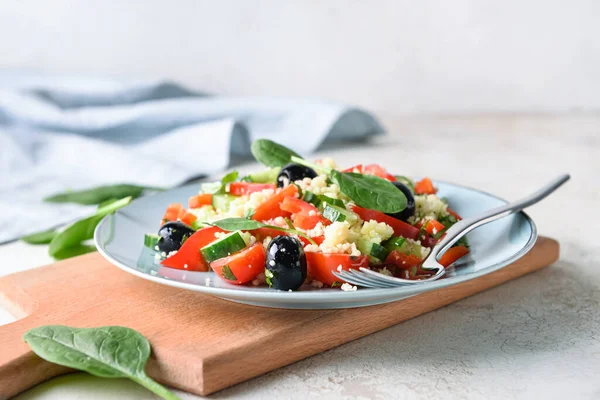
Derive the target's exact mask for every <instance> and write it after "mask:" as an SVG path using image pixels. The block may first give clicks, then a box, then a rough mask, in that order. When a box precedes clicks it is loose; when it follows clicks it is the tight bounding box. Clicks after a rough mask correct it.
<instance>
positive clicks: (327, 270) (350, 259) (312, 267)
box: [306, 252, 369, 286]
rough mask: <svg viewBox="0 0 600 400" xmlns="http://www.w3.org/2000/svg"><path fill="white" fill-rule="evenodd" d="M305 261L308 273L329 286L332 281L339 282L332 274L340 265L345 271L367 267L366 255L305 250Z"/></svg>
mask: <svg viewBox="0 0 600 400" xmlns="http://www.w3.org/2000/svg"><path fill="white" fill-rule="evenodd" d="M306 262H307V265H308V274H309V275H310V276H311V277H313V279H315V280H317V281H320V282H323V284H325V285H329V286H331V285H333V283H334V282H340V278H338V277H336V276H335V275H333V271H337V270H338V268H339V267H340V266H341V267H342V269H343V270H346V271H347V270H349V269H359V268H360V267H365V268H369V258H368V257H367V256H351V255H349V254H323V253H313V252H306Z"/></svg>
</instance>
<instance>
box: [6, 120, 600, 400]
mask: <svg viewBox="0 0 600 400" xmlns="http://www.w3.org/2000/svg"><path fill="white" fill-rule="evenodd" d="M383 121H384V123H385V125H386V126H387V127H388V130H389V131H390V132H391V134H390V135H388V136H386V137H381V138H378V139H377V140H375V141H373V142H372V143H370V144H368V145H355V146H351V147H345V148H343V149H336V150H334V151H332V152H328V153H329V154H332V155H333V156H334V158H336V160H337V161H338V162H339V164H341V165H351V164H354V163H358V162H362V163H365V162H378V163H381V164H383V165H385V166H386V167H387V168H389V169H390V170H392V171H397V172H398V173H402V174H404V175H412V176H422V175H430V176H432V177H435V178H437V179H442V180H448V181H454V182H460V183H462V184H464V185H467V186H472V187H476V188H480V189H482V190H485V191H489V192H492V193H494V194H497V195H499V196H502V197H504V198H507V199H516V198H518V197H519V196H521V195H523V194H526V193H529V192H530V191H531V189H533V188H537V187H538V186H540V185H541V184H543V183H545V182H546V181H548V180H549V179H550V178H552V177H554V176H555V175H557V174H559V173H562V172H570V173H571V175H572V180H571V182H569V183H568V184H567V185H566V186H565V187H564V188H562V189H560V190H559V191H558V192H557V193H556V194H554V195H552V196H551V197H550V198H548V199H547V200H545V201H544V202H542V203H540V204H539V205H536V206H534V207H532V208H531V209H530V211H529V213H530V215H531V216H532V217H533V219H534V220H535V222H536V223H537V225H538V229H539V232H540V233H541V234H543V235H547V236H551V237H554V238H556V239H558V240H559V241H560V243H561V245H562V254H561V259H560V261H559V262H558V263H557V264H555V265H554V266H552V267H550V268H547V269H545V270H543V271H541V272H538V273H535V274H532V275H529V276H526V277H524V278H522V279H519V280H516V281H514V282H510V283H507V284H505V285H502V286H500V287H498V288H495V289H492V290H490V291H488V292H485V293H482V294H479V295H476V296H474V297H471V298H468V299H466V300H463V301H460V302H458V303H455V304H453V305H451V306H448V307H445V308H443V309H440V310H437V311H434V312H432V313H429V314H426V315H424V316H421V317H419V318H415V319H413V320H410V321H407V322H405V323H402V324H400V325H398V326H395V327H393V328H389V329H387V330H385V331H382V332H379V333H376V334H374V335H371V336H369V337H366V338H363V339H360V340H357V341H355V342H352V343H349V344H346V345H344V346H341V347H339V348H336V349H334V350H331V351H328V352H325V353H323V354H321V355H318V356H315V357H312V358H309V359H307V360H304V361H301V362H298V363H296V364H293V365H290V366H288V367H285V368H282V369H280V370H277V371H274V372H272V373H269V374H267V375H265V376H262V377H259V378H256V379H254V380H251V381H249V382H246V383H242V384H240V385H237V386H235V387H232V388H230V389H227V390H224V391H222V392H220V393H218V394H216V395H215V396H213V397H215V398H247V399H263V398H266V397H276V398H298V399H300V398H307V397H309V396H323V397H327V398H355V399H383V398H400V399H437V398H457V399H479V398H488V399H503V400H504V399H513V398H519V399H521V398H544V399H564V398H570V399H593V398H600V378H599V377H598V374H599V373H600V304H599V303H600V245H599V244H598V243H599V241H598V239H597V238H598V236H599V234H598V233H597V229H598V226H599V225H600V217H599V213H598V209H599V207H600V178H599V175H600V115H589V114H588V115H585V114H570V115H560V116H556V115H555V116H542V115H536V116H532V115H521V116H515V115H504V116H498V115H496V116H494V115H488V116H481V115H480V116H466V117H465V116H463V117H427V118H425V117H423V118H401V119H393V118H383ZM317 157H318V155H317ZM251 167H252V166H248V168H251ZM0 259H2V270H0V275H4V274H8V273H11V272H16V271H20V270H24V269H27V268H33V267H36V266H39V265H42V264H45V263H49V262H50V261H51V260H50V259H49V258H48V257H47V256H46V254H45V249H44V248H43V247H33V246H28V245H25V244H22V243H13V244H9V245H5V246H0ZM0 311H1V310H0ZM9 321H11V318H10V317H9V316H8V314H6V313H0V323H7V322H9ZM201 345H202V341H201V339H198V346H201ZM181 396H182V397H184V398H190V399H192V398H196V397H195V396H191V395H188V394H185V393H182V394H181ZM34 398H35V399H84V398H103V399H122V398H130V399H142V398H151V395H150V394H149V392H146V391H145V390H144V389H142V388H141V387H138V386H136V385H135V384H133V383H130V382H128V381H125V380H101V379H99V378H95V377H92V376H89V375H85V374H75V375H70V376H63V377H59V378H56V379H54V380H52V381H50V382H47V383H45V384H42V385H39V386H38V387H36V388H34V389H32V390H29V391H28V392H26V393H24V394H23V395H21V396H20V397H19V399H34Z"/></svg>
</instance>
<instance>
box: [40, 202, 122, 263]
mask: <svg viewBox="0 0 600 400" xmlns="http://www.w3.org/2000/svg"><path fill="white" fill-rule="evenodd" d="M130 202H131V197H126V198H124V199H120V200H118V201H115V202H112V203H110V204H107V205H106V206H104V207H101V208H99V209H98V210H96V213H95V214H94V215H92V216H91V217H87V218H84V219H80V220H79V221H77V222H75V223H73V224H71V225H69V226H68V227H67V228H66V229H65V230H64V231H62V232H60V233H59V234H58V235H56V236H55V237H54V238H53V239H52V241H51V242H50V247H49V248H48V254H50V256H52V257H55V256H56V255H57V254H60V252H61V251H63V250H65V249H67V248H69V247H72V246H75V245H78V244H80V243H81V242H84V241H86V240H89V239H92V238H93V237H94V230H95V229H96V226H97V225H98V223H99V222H100V220H102V218H104V216H105V215H108V214H110V213H112V212H114V211H116V210H118V209H119V208H121V207H124V206H126V205H127V204H129V203H130Z"/></svg>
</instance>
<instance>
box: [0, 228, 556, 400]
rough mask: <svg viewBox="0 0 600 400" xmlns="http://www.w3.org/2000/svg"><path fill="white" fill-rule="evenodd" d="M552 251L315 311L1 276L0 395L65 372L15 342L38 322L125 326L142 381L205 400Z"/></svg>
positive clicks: (99, 271) (100, 278)
mask: <svg viewBox="0 0 600 400" xmlns="http://www.w3.org/2000/svg"><path fill="white" fill-rule="evenodd" d="M558 254H559V246H558V243H557V242H556V241H554V240H552V239H548V238H544V237H540V238H539V239H538V242H537V243H536V245H535V246H534V247H533V249H532V250H531V251H530V252H529V253H528V254H527V255H526V256H525V257H523V258H521V259H520V260H519V261H517V262H515V263H513V264H511V265H509V266H507V267H505V268H503V269H501V270H499V271H496V272H494V273H491V274H488V275H486V276H483V277H480V278H477V279H473V280H471V281H468V282H464V283H461V284H458V285H454V286H451V287H448V288H444V289H439V290H435V291H432V292H428V293H424V294H420V295H417V296H414V297H411V298H408V299H405V300H401V301H397V302H394V303H388V304H383V305H378V306H371V307H365V308H355V309H346V310H314V311H313V310H282V309H269V308H261V307H253V306H247V305H242V304H237V303H232V302H228V301H225V300H221V299H218V298H215V297H211V296H207V295H203V294H200V293H195V292H191V291H185V290H181V289H177V288H173V287H169V286H163V285H160V284H157V283H153V282H149V281H146V280H143V279H140V278H138V277H135V276H133V275H130V274H127V273H126V272H123V271H121V270H120V269H118V268H116V267H114V266H112V265H111V264H109V263H108V262H107V261H105V260H104V259H103V258H102V256H100V254H98V253H93V254H88V255H84V256H81V257H77V258H73V259H70V260H66V261H62V262H59V263H56V264H52V265H48V266H45V267H41V268H37V269H33V270H29V271H25V272H19V273H16V274H13V275H9V276H6V277H3V278H1V279H0V305H2V306H4V307H5V308H7V309H8V310H9V311H10V312H11V313H12V314H13V315H15V316H16V317H17V318H21V319H20V320H18V321H16V322H14V323H11V324H8V325H4V326H0V398H3V396H4V397H11V396H14V395H15V394H17V393H19V392H21V391H24V390H26V389H27V388H30V387H32V386H34V385H36V384H37V383H40V382H42V381H45V380H47V379H49V378H51V377H53V376H56V375H60V374H64V373H67V372H69V371H70V370H69V369H67V368H64V367H60V366H57V365H54V364H51V363H48V362H46V361H44V360H42V359H40V358H38V357H37V356H36V355H35V354H33V353H32V352H31V351H30V350H29V347H28V346H27V344H26V343H24V342H23V340H22V339H21V338H22V336H23V334H24V333H25V332H26V331H27V330H29V329H30V328H34V327H37V326H40V325H47V324H61V325H69V326H75V327H94V326H104V325H123V326H127V327H130V328H133V329H135V330H137V331H139V332H141V333H142V334H143V335H144V336H146V337H147V338H148V339H149V340H150V343H151V344H152V348H153V353H152V357H151V359H150V361H149V362H148V366H147V372H148V374H149V375H150V376H152V377H153V378H155V379H156V380H158V381H159V382H161V383H164V384H166V385H169V386H172V387H176V388H178V389H182V390H185V391H188V392H192V393H196V394H199V395H207V394H209V393H213V392H215V391H217V390H220V389H223V388H226V387H228V386H231V385H234V384H236V383H239V382H242V381H245V380H247V379H250V378H253V377H255V376H258V375H261V374H264V373H266V372H269V371H271V370H273V369H276V368H279V367H282V366H284V365H287V364H291V363H293V362H295V361H298V360H301V359H303V358H306V357H309V356H311V355H314V354H318V353H321V352H323V351H325V350H328V349H331V348H333V347H335V346H339V345H340V344H343V343H346V342H349V341H351V340H354V339H357V338H360V337H362V336H365V335H368V334H370V333H373V332H377V331H379V330H381V329H384V328H387V327H389V326H392V325H395V324H397V323H399V322H402V321H405V320H407V319H410V318H413V317H416V316H418V315H421V314H424V313H426V312H429V311H432V310H435V309H437V308H440V307H443V306H445V305H447V304H450V303H452V302H455V301H457V300H460V299H463V298H465V297H468V296H471V295H473V294H475V293H479V292H481V291H484V290H486V289H489V288H491V287H494V286H496V285H499V284H501V283H504V282H506V281H509V280H511V279H515V278H518V277H520V276H522V275H525V274H527V273H530V272H532V271H536V270H538V269H541V268H543V267H545V266H547V265H549V264H551V263H553V262H554V261H556V260H557V259H558ZM358 321H360V323H358ZM265 343H270V344H271V345H270V346H269V347H268V349H269V351H265V350H266V349H267V347H265Z"/></svg>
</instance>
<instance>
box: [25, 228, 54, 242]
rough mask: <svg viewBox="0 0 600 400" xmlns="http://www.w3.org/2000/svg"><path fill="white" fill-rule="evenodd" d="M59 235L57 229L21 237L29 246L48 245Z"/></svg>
mask: <svg viewBox="0 0 600 400" xmlns="http://www.w3.org/2000/svg"><path fill="white" fill-rule="evenodd" d="M56 235H58V232H57V231H56V229H49V230H47V231H43V232H37V233H32V234H31V235H26V236H23V237H21V240H22V241H24V242H25V243H29V244H48V243H50V242H51V241H52V239H54V237H55V236H56Z"/></svg>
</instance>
